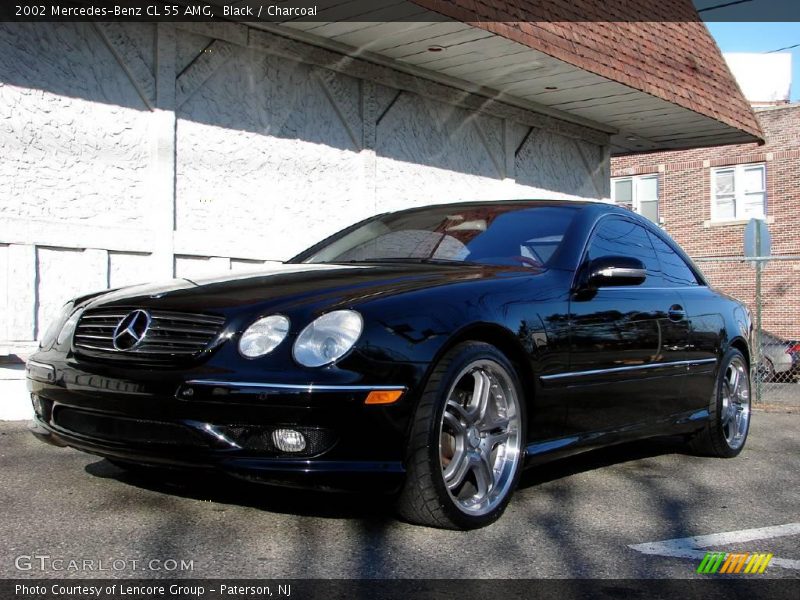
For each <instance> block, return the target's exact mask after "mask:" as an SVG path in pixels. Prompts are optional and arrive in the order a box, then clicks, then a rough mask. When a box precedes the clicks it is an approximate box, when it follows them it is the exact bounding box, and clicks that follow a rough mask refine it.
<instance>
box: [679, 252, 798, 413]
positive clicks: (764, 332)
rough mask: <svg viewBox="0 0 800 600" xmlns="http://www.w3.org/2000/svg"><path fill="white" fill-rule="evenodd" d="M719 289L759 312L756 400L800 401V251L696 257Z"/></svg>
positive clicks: (755, 352) (754, 371)
mask: <svg viewBox="0 0 800 600" xmlns="http://www.w3.org/2000/svg"><path fill="white" fill-rule="evenodd" d="M694 261H695V263H697V265H698V266H699V267H700V269H701V270H702V271H703V273H704V274H705V275H706V277H707V278H708V280H709V282H710V283H711V285H713V286H714V287H716V288H717V289H718V290H720V291H723V292H725V293H728V294H730V295H731V296H734V297H735V298H737V299H739V300H741V301H743V302H745V303H746V304H747V306H748V307H749V308H750V311H751V313H752V315H753V326H754V330H755V331H754V340H753V348H752V352H753V361H752V363H753V364H752V375H753V392H754V394H753V395H754V398H753V400H754V401H755V402H756V403H760V404H765V405H784V404H788V405H795V406H800V256H773V257H769V258H762V259H757V260H752V259H746V258H743V257H735V256H718V257H696V258H694Z"/></svg>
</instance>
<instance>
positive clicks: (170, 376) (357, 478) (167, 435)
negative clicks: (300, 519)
mask: <svg viewBox="0 0 800 600" xmlns="http://www.w3.org/2000/svg"><path fill="white" fill-rule="evenodd" d="M212 375H213V376H212ZM27 381H28V389H29V391H30V393H31V399H32V402H33V405H34V413H35V418H34V422H33V425H32V427H31V431H32V433H33V434H34V435H35V436H36V437H38V438H39V439H41V440H42V441H45V442H48V443H51V444H54V445H57V446H70V447H72V448H76V449H78V450H82V451H85V452H89V453H92V454H96V455H99V456H102V457H105V458H109V459H112V460H118V461H120V462H128V463H137V464H146V465H153V466H162V467H172V468H181V469H207V470H215V471H223V472H225V473H228V474H231V475H234V476H238V477H242V478H246V479H250V480H258V481H264V482H268V483H275V484H283V485H292V486H300V487H316V488H336V489H351V488H354V487H362V486H367V487H380V488H392V487H396V486H397V485H398V484H399V483H400V482H401V481H402V477H403V474H404V469H403V453H404V448H405V445H406V434H407V425H408V422H409V419H410V415H411V412H412V410H413V403H412V402H411V396H412V394H411V391H410V390H409V389H408V387H407V386H406V385H389V386H385V385H375V384H369V383H357V384H338V383H337V384H324V385H318V384H314V385H308V384H298V383H272V382H264V381H252V380H249V381H242V380H241V379H240V378H236V379H234V378H233V377H231V376H230V375H229V374H228V375H225V374H222V375H219V374H213V373H209V372H195V373H191V372H184V373H180V374H178V373H171V372H168V371H165V372H162V373H159V372H153V371H142V372H136V371H129V372H115V371H114V370H113V369H109V368H108V367H106V366H103V365H100V366H97V367H95V366H94V365H90V366H88V367H87V366H85V365H78V364H76V363H75V362H70V361H63V362H60V361H54V360H46V359H40V358H39V357H37V356H34V357H32V360H31V361H29V365H28V379H27ZM388 389H391V390H403V392H404V393H403V396H401V397H400V399H399V400H398V401H397V402H395V403H392V404H387V405H367V404H365V402H364V401H365V399H366V397H367V395H368V394H369V393H370V392H371V391H373V390H388ZM279 429H291V430H293V431H296V432H299V433H301V434H303V437H304V440H305V442H306V447H305V448H304V449H303V450H302V451H300V452H286V451H283V450H281V448H280V447H279V445H276V441H275V437H274V435H273V434H274V433H275V432H276V430H279Z"/></svg>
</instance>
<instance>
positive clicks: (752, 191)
mask: <svg viewBox="0 0 800 600" xmlns="http://www.w3.org/2000/svg"><path fill="white" fill-rule="evenodd" d="M766 180H767V178H766V168H765V167H764V165H735V166H732V167H721V168H719V169H712V171H711V218H712V219H713V220H714V221H728V220H734V219H735V220H739V219H752V218H756V219H763V218H764V217H765V216H766V212H767V187H766V186H767V183H766Z"/></svg>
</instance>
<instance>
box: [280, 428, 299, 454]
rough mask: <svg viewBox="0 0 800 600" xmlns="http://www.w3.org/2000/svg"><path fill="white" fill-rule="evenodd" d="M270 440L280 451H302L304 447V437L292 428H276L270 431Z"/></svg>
mask: <svg viewBox="0 0 800 600" xmlns="http://www.w3.org/2000/svg"><path fill="white" fill-rule="evenodd" d="M272 442H273V443H274V444H275V445H276V446H277V447H278V450H280V451H281V452H302V451H303V450H305V449H306V438H305V436H304V435H303V434H302V433H300V432H299V431H295V430H294V429H276V430H275V431H273V432H272Z"/></svg>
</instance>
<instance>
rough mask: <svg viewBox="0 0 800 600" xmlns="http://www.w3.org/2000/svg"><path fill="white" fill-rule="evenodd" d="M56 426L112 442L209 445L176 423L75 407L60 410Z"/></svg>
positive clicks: (54, 421)
mask: <svg viewBox="0 0 800 600" xmlns="http://www.w3.org/2000/svg"><path fill="white" fill-rule="evenodd" d="M53 423H54V424H55V425H56V427H59V428H60V429H63V430H65V431H68V432H70V433H75V434H78V435H82V436H86V437H89V438H95V439H100V440H108V441H110V442H120V443H125V442H129V443H135V444H154V445H164V446H189V447H196V448H202V447H206V446H208V442H207V440H205V439H203V438H202V436H200V435H199V434H197V433H195V432H193V431H191V430H189V429H187V428H186V427H183V426H181V425H178V424H175V423H164V422H162V421H151V420H149V419H131V418H128V417H112V416H108V415H100V414H95V413H90V412H85V411H81V410H75V409H72V408H56V410H55V411H54V414H53Z"/></svg>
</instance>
